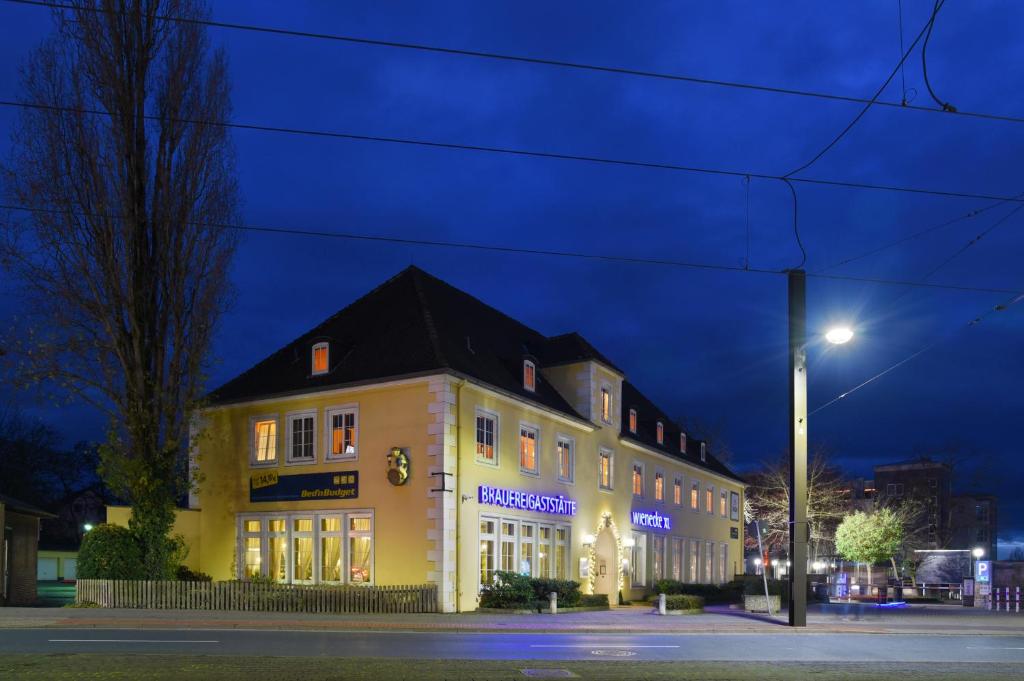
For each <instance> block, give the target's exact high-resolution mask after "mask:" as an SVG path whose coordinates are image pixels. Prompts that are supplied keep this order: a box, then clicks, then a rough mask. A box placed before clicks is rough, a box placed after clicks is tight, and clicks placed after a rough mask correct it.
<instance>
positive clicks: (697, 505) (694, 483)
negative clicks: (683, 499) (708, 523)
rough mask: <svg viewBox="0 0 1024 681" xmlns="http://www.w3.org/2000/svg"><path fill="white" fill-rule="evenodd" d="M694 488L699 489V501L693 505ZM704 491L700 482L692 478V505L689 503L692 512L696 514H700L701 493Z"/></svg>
mask: <svg viewBox="0 0 1024 681" xmlns="http://www.w3.org/2000/svg"><path fill="white" fill-rule="evenodd" d="M694 488H696V489H697V500H696V501H697V503H693V502H694V499H693V490H694ZM702 491H703V488H702V487H701V486H700V480H694V479H692V478H691V479H690V503H689V506H690V510H691V511H693V512H694V513H700V493H701V492H702Z"/></svg>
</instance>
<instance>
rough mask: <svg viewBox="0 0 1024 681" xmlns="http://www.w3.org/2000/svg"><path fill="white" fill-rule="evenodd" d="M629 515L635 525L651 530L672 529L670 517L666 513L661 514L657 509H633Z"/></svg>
mask: <svg viewBox="0 0 1024 681" xmlns="http://www.w3.org/2000/svg"><path fill="white" fill-rule="evenodd" d="M630 517H631V518H632V520H633V524H634V525H636V526H637V527H649V528H651V529H652V530H671V529H672V518H670V517H668V516H667V515H662V514H660V513H658V512H657V511H655V512H654V513H644V512H643V511H633V513H632V514H631V515H630Z"/></svg>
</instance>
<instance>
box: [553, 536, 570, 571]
mask: <svg viewBox="0 0 1024 681" xmlns="http://www.w3.org/2000/svg"><path fill="white" fill-rule="evenodd" d="M568 578H569V528H568V527H556V528H555V579H568Z"/></svg>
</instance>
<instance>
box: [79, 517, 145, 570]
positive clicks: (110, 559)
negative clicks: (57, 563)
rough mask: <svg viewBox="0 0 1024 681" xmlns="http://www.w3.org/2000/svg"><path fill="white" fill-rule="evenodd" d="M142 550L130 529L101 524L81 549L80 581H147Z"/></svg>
mask: <svg viewBox="0 0 1024 681" xmlns="http://www.w3.org/2000/svg"><path fill="white" fill-rule="evenodd" d="M145 576H146V575H145V571H144V569H143V566H142V548H141V547H140V546H139V543H138V541H136V539H135V536H134V535H133V534H132V533H131V532H130V531H129V530H128V528H126V527H121V526H120V525H110V524H108V523H101V524H99V525H97V526H96V527H94V528H92V529H91V530H89V531H88V532H86V533H85V536H84V537H83V538H82V546H81V548H79V550H78V578H79V579H145Z"/></svg>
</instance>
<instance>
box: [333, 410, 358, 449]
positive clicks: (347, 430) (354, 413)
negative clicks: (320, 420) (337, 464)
mask: <svg viewBox="0 0 1024 681" xmlns="http://www.w3.org/2000/svg"><path fill="white" fill-rule="evenodd" d="M326 413H327V435H326V437H327V458H328V459H354V458H356V456H357V455H358V454H359V409H358V407H356V406H354V405H353V406H349V407H334V408H331V409H328V410H327V412H326Z"/></svg>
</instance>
